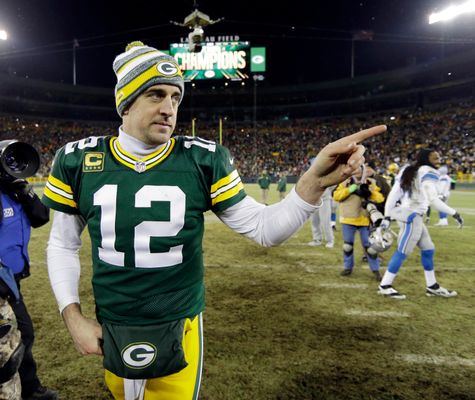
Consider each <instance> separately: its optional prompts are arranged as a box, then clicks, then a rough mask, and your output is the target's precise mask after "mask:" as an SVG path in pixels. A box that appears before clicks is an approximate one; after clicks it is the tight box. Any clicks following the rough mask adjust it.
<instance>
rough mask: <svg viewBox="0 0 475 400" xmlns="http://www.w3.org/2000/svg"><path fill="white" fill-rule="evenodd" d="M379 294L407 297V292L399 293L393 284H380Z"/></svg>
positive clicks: (401, 298)
mask: <svg viewBox="0 0 475 400" xmlns="http://www.w3.org/2000/svg"><path fill="white" fill-rule="evenodd" d="M378 294H380V295H381V296H385V297H391V298H392V299H398V300H404V299H405V298H406V295H405V294H401V293H399V292H398V291H397V290H396V289H394V288H393V287H392V286H387V287H384V288H383V287H382V286H379V289H378Z"/></svg>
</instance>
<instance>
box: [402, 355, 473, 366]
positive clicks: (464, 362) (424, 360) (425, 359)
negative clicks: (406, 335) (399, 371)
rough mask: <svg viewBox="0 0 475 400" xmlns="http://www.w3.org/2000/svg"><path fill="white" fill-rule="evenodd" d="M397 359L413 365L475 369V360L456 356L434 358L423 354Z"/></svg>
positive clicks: (403, 356)
mask: <svg viewBox="0 0 475 400" xmlns="http://www.w3.org/2000/svg"><path fill="white" fill-rule="evenodd" d="M396 357H397V358H399V359H401V360H403V361H405V362H407V363H411V364H435V365H444V366H453V367H475V359H473V358H462V357H455V356H432V355H423V354H397V355H396Z"/></svg>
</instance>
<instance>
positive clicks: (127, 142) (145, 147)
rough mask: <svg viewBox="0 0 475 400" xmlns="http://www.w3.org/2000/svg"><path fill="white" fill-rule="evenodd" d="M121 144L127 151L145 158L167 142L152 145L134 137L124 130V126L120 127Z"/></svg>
mask: <svg viewBox="0 0 475 400" xmlns="http://www.w3.org/2000/svg"><path fill="white" fill-rule="evenodd" d="M118 140H119V144H120V147H122V149H124V150H125V151H126V152H127V153H130V154H132V155H133V156H135V157H138V158H143V157H146V156H148V155H149V154H152V153H153V152H155V151H157V150H158V149H160V147H163V146H165V144H161V145H158V146H156V145H150V144H146V143H144V142H142V141H141V140H138V139H136V138H134V137H133V136H130V135H128V134H127V133H125V132H124V131H123V130H122V126H121V127H120V128H119V137H118Z"/></svg>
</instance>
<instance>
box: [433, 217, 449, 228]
mask: <svg viewBox="0 0 475 400" xmlns="http://www.w3.org/2000/svg"><path fill="white" fill-rule="evenodd" d="M448 225H449V222H448V221H447V218H443V219H441V220H439V222H437V223H436V224H434V226H448Z"/></svg>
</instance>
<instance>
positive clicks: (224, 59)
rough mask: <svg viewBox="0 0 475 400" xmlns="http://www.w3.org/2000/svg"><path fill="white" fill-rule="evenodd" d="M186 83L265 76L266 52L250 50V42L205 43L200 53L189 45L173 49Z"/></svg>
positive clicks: (257, 49) (259, 49) (179, 44)
mask: <svg viewBox="0 0 475 400" xmlns="http://www.w3.org/2000/svg"><path fill="white" fill-rule="evenodd" d="M170 55H171V56H172V57H174V58H175V59H176V60H177V62H178V65H179V66H180V68H181V70H182V72H183V78H184V79H185V80H186V81H192V80H195V79H229V80H232V81H241V80H245V79H248V78H249V77H250V74H251V73H253V72H260V73H262V72H265V48H264V47H250V44H249V42H208V43H203V48H202V50H201V51H200V52H199V53H191V52H189V51H188V44H187V43H173V44H171V45H170Z"/></svg>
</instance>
